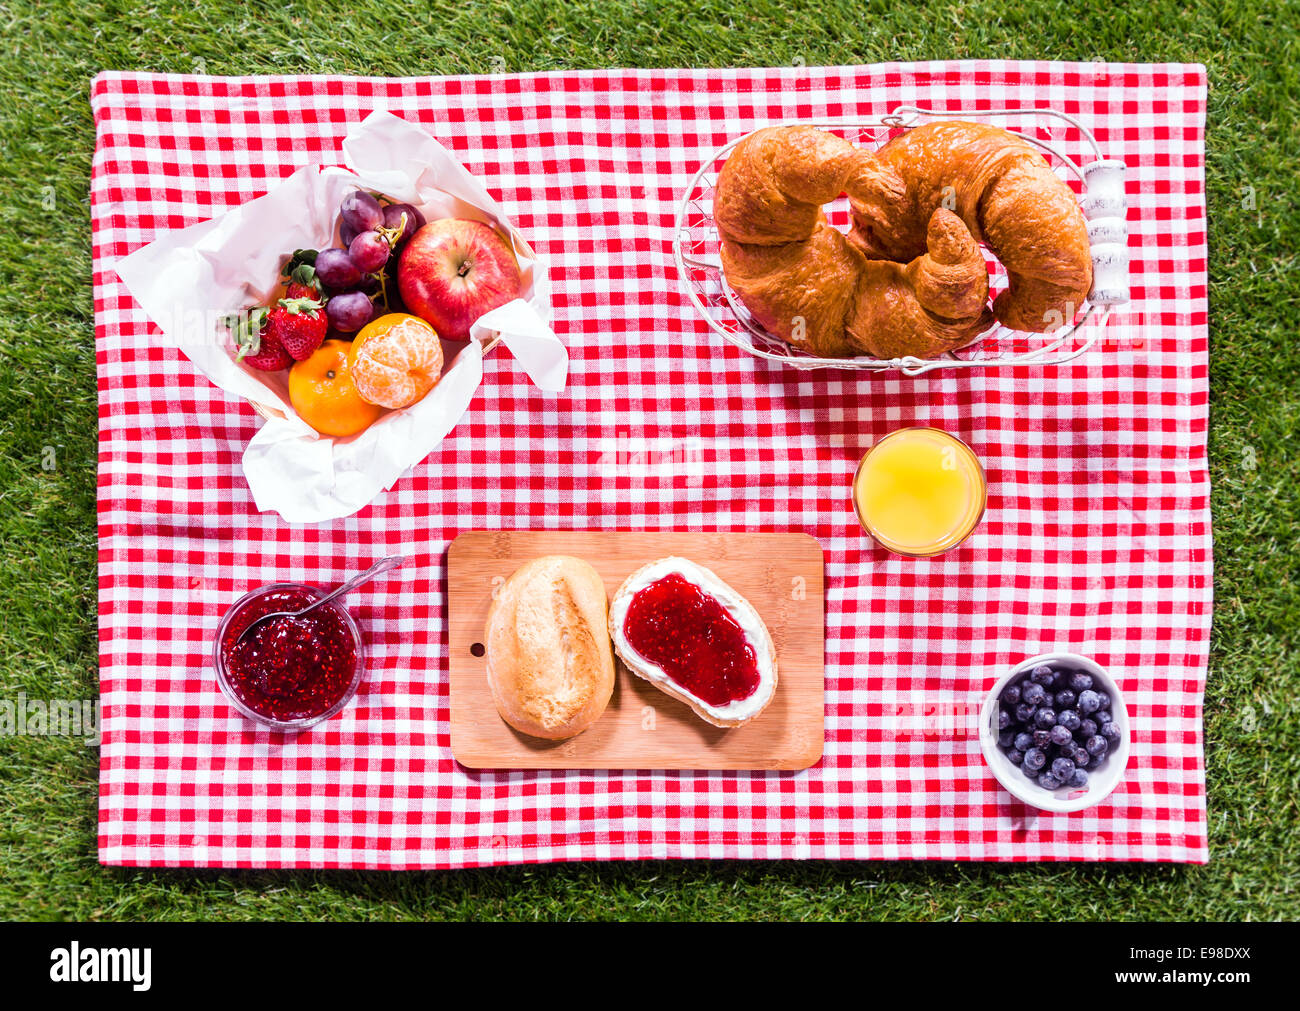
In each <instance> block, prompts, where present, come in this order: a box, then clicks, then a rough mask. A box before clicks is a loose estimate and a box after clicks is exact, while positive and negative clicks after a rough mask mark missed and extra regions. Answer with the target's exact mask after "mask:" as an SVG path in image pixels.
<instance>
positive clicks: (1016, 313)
mask: <svg viewBox="0 0 1300 1011" xmlns="http://www.w3.org/2000/svg"><path fill="white" fill-rule="evenodd" d="M846 186H847V189H848V192H849V202H850V204H851V205H852V208H853V230H852V232H851V233H850V236H849V241H850V242H852V243H853V245H854V246H856V247H857V248H858V249H860V250H861V251H862V252H863V253H864V254H865V255H866V256H867V257H868V258H873V259H885V260H897V261H907V260H910V259H911V258H912V257H914V256H916V255H917V254H918V253H920V252H921V250H922V249H923V248H924V243H925V236H926V229H927V227H928V224H929V221H930V216H931V215H932V214H933V213H934V211H935V209H936V208H938V207H945V208H948V209H950V210H952V211H954V212H955V213H956V214H957V215H958V216H959V217H960V218H961V219H962V221H964V222H965V223H966V227H967V228H969V229H970V232H971V234H972V235H973V236H974V237H975V238H976V239H977V240H979V241H982V242H984V243H985V244H986V245H987V246H988V247H989V250H990V251H991V252H992V253H993V255H994V256H996V257H997V258H998V260H999V261H1001V263H1002V266H1003V267H1005V268H1006V271H1007V281H1008V288H1007V290H1006V291H1004V292H1002V294H1000V295H999V296H998V298H997V301H996V302H995V303H994V305H993V314H994V316H996V317H997V319H998V320H999V322H1001V323H1003V324H1005V325H1006V326H1008V327H1010V328H1011V329H1013V330H1028V331H1033V332H1043V331H1046V330H1054V329H1056V328H1057V327H1059V326H1061V325H1062V324H1063V323H1068V322H1070V320H1071V319H1072V318H1073V317H1074V314H1075V311H1076V310H1077V309H1078V308H1079V307H1080V305H1082V303H1083V300H1084V299H1085V298H1086V297H1087V295H1088V290H1089V289H1090V288H1091V287H1092V254H1091V252H1090V250H1089V248H1088V226H1087V224H1086V223H1085V222H1084V219H1083V214H1082V213H1081V212H1080V210H1079V205H1078V202H1077V201H1076V200H1075V197H1074V194H1073V193H1072V192H1071V191H1070V188H1069V187H1068V186H1067V185H1066V184H1065V183H1064V182H1062V181H1061V179H1060V178H1058V177H1057V175H1056V173H1054V172H1053V171H1052V170H1051V168H1050V167H1049V166H1048V164H1047V162H1046V160H1045V159H1044V158H1043V156H1042V155H1041V154H1039V152H1038V151H1036V150H1035V149H1034V147H1033V146H1032V145H1030V144H1029V143H1028V142H1026V141H1025V140H1023V139H1022V138H1020V137H1017V136H1016V135H1015V134H1013V133H1008V132H1007V131H1006V130H1002V129H999V128H998V127H995V126H988V125H987V124H984V123H967V122H960V121H954V122H941V123H928V124H926V125H924V126H920V127H917V128H916V129H914V130H909V131H908V132H907V133H904V134H902V135H901V136H899V137H895V138H894V139H893V140H891V141H890V142H889V143H888V144H886V145H885V146H884V147H882V148H880V150H878V151H876V152H875V153H874V154H870V155H868V156H867V158H866V159H864V160H863V162H862V163H861V167H860V169H859V171H858V172H857V173H856V174H855V175H854V177H853V178H851V179H849V180H848V181H847V183H846Z"/></svg>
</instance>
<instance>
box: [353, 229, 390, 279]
mask: <svg viewBox="0 0 1300 1011" xmlns="http://www.w3.org/2000/svg"><path fill="white" fill-rule="evenodd" d="M392 251H393V250H392V249H391V248H390V247H389V245H388V243H387V242H385V241H384V237H383V236H382V235H380V234H379V233H378V232H362V233H361V234H360V235H358V236H357V237H356V238H355V239H353V240H352V245H350V246H348V256H350V257H351V258H352V262H353V263H355V264H356V265H357V270H359V271H361V273H363V274H373V273H374V272H375V271H376V270H379V269H380V268H382V267H383V265H384V264H385V263H387V262H388V257H389V254H391V253H392Z"/></svg>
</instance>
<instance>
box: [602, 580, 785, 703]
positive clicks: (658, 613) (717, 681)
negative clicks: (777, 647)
mask: <svg viewBox="0 0 1300 1011" xmlns="http://www.w3.org/2000/svg"><path fill="white" fill-rule="evenodd" d="M623 635H624V636H625V637H626V638H627V641H628V643H629V645H631V646H632V648H633V649H635V650H636V651H637V652H638V653H640V654H641V655H642V656H643V657H645V658H646V659H647V660H650V661H652V662H654V663H656V664H658V665H659V666H660V667H661V668H663V671H664V673H665V674H667V675H668V677H670V678H671V679H672V680H673V681H674V682H676V683H677V684H678V685H680V686H681V687H683V688H685V689H686V690H687V691H688V692H690V693H691V694H692V695H694V696H695V697H696V698H698V699H702V700H703V701H705V702H707V703H708V704H709V705H711V706H725V705H727V704H728V703H729V702H736V701H739V700H740V699H747V698H749V696H751V695H753V694H754V692H756V691H758V685H759V682H760V680H761V678H760V676H759V673H758V658H757V656H756V655H755V653H754V647H753V646H752V645H750V642H749V639H748V638H747V637H746V636H745V632H744V630H743V629H742V628H741V627H740V625H738V624H737V623H736V619H735V618H733V617H732V616H731V615H730V614H729V613H728V612H727V609H726V608H725V607H723V606H722V605H721V604H720V603H718V601H717V600H716V599H714V598H713V597H711V596H710V595H709V594H707V593H705V592H704V591H703V590H702V589H700V587H698V586H696V585H695V584H694V583H692V582H691V581H690V580H688V579H686V577H685V576H683V575H681V573H678V572H670V573H669V574H668V575H666V576H664V577H663V578H662V579H658V580H656V581H655V582H653V583H651V584H650V585H649V586H647V587H645V588H643V589H642V590H640V591H638V592H637V594H636V595H635V596H634V597H633V598H632V601H631V603H630V604H628V607H627V617H626V618H625V619H624V621H623Z"/></svg>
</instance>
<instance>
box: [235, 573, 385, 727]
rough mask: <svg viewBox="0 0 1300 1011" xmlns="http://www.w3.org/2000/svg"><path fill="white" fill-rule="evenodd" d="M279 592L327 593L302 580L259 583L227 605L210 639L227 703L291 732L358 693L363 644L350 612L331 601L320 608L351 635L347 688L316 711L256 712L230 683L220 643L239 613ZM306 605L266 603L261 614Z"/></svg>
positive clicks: (335, 709) (324, 716)
mask: <svg viewBox="0 0 1300 1011" xmlns="http://www.w3.org/2000/svg"><path fill="white" fill-rule="evenodd" d="M281 591H299V592H303V593H305V594H307V595H308V597H309V600H319V599H320V598H321V597H323V596H325V594H326V592H327V591H325V590H322V589H320V588H319V587H316V586H307V585H306V584H304V583H268V584H267V585H265V586H259V587H258V588H257V589H255V590H251V591H250V592H248V593H246V594H244V595H243V596H242V597H240V598H239V599H238V600H236V601H235V602H234V603H233V604H231V605H230V607H229V608H228V609H227V611H226V613H225V614H224V615H223V616H222V618H221V622H220V623H219V624H218V625H217V634H216V638H215V639H214V640H213V644H212V663H213V666H214V667H215V668H216V671H217V684H218V685H220V686H221V691H222V694H224V695H225V696H226V698H227V699H228V700H229V702H230V704H231V705H232V706H234V707H235V709H236V711H237V712H239V714H240V715H242V716H244V717H246V718H247V719H250V720H253V721H255V722H257V723H260V724H262V725H263V726H267V727H271V728H272V729H274V730H280V731H285V732H294V731H298V730H305V729H306V728H307V727H311V726H314V725H315V724H317V723H320V722H321V721H323V720H328V719H329V718H330V717H331V716H336V715H337V714H338V713H339V712H341V711H342V710H343V708H344V707H345V706H346V705H347V704H348V703H349V702H350V701H352V698H353V696H355V695H356V693H357V687H358V686H359V685H360V684H361V676H362V674H363V673H364V671H365V667H366V655H365V643H364V641H363V640H362V638H361V630H360V629H359V628H357V623H356V622H355V621H354V620H353V618H352V615H350V614H349V613H348V612H347V609H346V608H344V607H343V606H342V605H340V604H339V603H338V601H331V602H330V603H328V604H326V605H324V608H323V610H325V611H328V612H331V613H333V614H335V615H337V616H338V617H339V619H340V620H341V622H342V624H343V626H344V628H345V629H346V630H347V632H348V634H349V635H350V636H351V640H352V647H353V650H354V654H355V657H356V662H355V664H354V670H353V671H352V677H351V679H350V681H349V682H348V684H347V688H346V690H345V691H344V692H343V693H342V695H340V696H339V697H338V698H337V699H334V700H333V701H332V702H331V703H330V705H329V707H328V708H326V709H323V710H322V711H320V712H318V713H312V714H310V715H306V716H301V717H294V718H291V719H286V718H279V717H276V716H275V715H272V714H267V713H262V712H258V711H257V710H256V709H254V708H252V707H251V706H250V705H249V704H248V703H247V702H246V701H245V700H244V699H243V698H241V697H240V694H239V692H238V691H237V690H236V689H235V687H234V685H233V684H232V683H231V674H230V670H229V669H228V667H227V663H226V650H225V649H224V648H223V646H224V644H225V642H226V639H227V637H228V636H230V635H231V633H232V629H231V626H232V624H234V623H235V620H236V619H237V618H238V617H239V616H240V615H241V614H243V613H244V612H245V611H246V610H250V609H251V608H252V605H254V604H255V603H256V602H257V601H258V600H260V599H262V598H263V597H266V596H267V595H269V594H271V593H276V592H281ZM305 606H307V605H306V603H300V604H284V603H280V604H275V605H271V606H268V607H267V608H266V610H265V611H264V612H261V613H267V614H269V613H271V612H273V611H296V610H299V609H300V608H302V607H305ZM255 617H256V616H255ZM247 624H248V622H246V623H244V624H243V625H241V626H240V628H239V630H240V631H242V629H243V628H244V627H247ZM232 643H233V636H232Z"/></svg>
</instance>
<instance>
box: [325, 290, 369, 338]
mask: <svg viewBox="0 0 1300 1011" xmlns="http://www.w3.org/2000/svg"><path fill="white" fill-rule="evenodd" d="M325 315H326V316H328V317H329V321H330V326H331V327H333V328H334V329H335V330H337V331H338V332H339V333H356V332H357V331H358V330H360V329H361V328H362V327H363V326H365V325H366V324H367V323H369V322H370V320H371V319H373V318H374V315H375V307H374V305H373V304H372V303H371V301H370V299H369V298H368V297H367V296H366V295H365V294H363V293H362V292H359V291H349V292H345V293H344V294H342V295H335V296H334V297H333V298H331V299H330V300H329V301H328V302H326V303H325Z"/></svg>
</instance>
